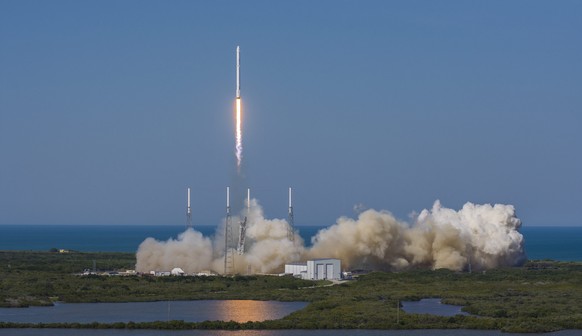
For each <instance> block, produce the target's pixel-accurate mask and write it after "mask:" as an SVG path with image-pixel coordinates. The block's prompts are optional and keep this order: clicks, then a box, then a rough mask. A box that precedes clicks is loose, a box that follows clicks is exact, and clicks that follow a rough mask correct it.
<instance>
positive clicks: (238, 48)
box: [236, 46, 240, 99]
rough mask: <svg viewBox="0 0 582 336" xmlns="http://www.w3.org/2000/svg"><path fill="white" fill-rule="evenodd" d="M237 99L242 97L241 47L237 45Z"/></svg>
mask: <svg viewBox="0 0 582 336" xmlns="http://www.w3.org/2000/svg"><path fill="white" fill-rule="evenodd" d="M236 99H240V47H239V46H237V47H236Z"/></svg>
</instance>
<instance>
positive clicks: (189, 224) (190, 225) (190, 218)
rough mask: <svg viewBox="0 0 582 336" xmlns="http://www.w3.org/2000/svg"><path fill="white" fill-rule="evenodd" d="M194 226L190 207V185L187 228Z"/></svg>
mask: <svg viewBox="0 0 582 336" xmlns="http://www.w3.org/2000/svg"><path fill="white" fill-rule="evenodd" d="M191 228H192V208H191V207H190V187H188V202H187V205H186V229H191Z"/></svg>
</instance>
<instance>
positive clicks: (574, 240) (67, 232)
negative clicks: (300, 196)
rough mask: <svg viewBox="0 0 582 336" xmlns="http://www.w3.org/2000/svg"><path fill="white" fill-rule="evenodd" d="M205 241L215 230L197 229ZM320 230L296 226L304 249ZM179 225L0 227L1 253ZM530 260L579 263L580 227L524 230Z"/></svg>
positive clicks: (75, 246) (123, 245) (83, 246)
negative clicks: (304, 244) (204, 237)
mask: <svg viewBox="0 0 582 336" xmlns="http://www.w3.org/2000/svg"><path fill="white" fill-rule="evenodd" d="M195 228H196V230H198V231H200V232H201V233H202V234H204V235H205V236H207V237H211V236H213V235H214V232H215V231H216V226H196V227H195ZM322 228H323V227H322V226H299V227H297V230H298V231H299V234H300V235H301V237H302V238H303V240H304V241H305V243H306V245H308V246H309V245H310V244H311V238H312V237H313V236H314V235H315V234H316V233H317V232H318V231H319V230H321V229H322ZM183 231H184V226H182V225H155V226H137V225H0V250H32V251H48V250H49V249H51V248H59V249H60V248H63V249H69V250H75V251H82V252H135V251H137V247H138V246H139V244H140V243H141V242H142V241H143V240H144V239H145V238H147V237H154V238H156V239H159V240H167V239H168V238H175V237H177V236H178V235H179V234H180V233H181V232H183ZM521 232H522V233H523V235H524V238H525V250H526V253H527V255H528V258H529V259H553V260H562V261H582V244H581V242H582V227H523V228H522V229H521Z"/></svg>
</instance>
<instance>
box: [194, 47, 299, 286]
mask: <svg viewBox="0 0 582 336" xmlns="http://www.w3.org/2000/svg"><path fill="white" fill-rule="evenodd" d="M235 108H236V111H235V114H236V135H235V140H236V144H235V149H236V151H235V154H236V158H237V173H239V174H240V169H241V162H242V112H241V94H240V46H237V47H236V106H235ZM292 193H293V190H292V188H291V187H289V210H288V214H287V216H288V217H287V223H288V226H287V238H288V239H289V241H291V242H293V243H295V228H294V215H293V200H292ZM245 203H246V204H245V205H246V207H245V209H244V210H243V211H242V212H241V219H240V221H239V223H238V241H237V242H236V244H235V242H234V237H233V235H234V233H233V230H234V228H233V218H232V214H231V208H230V187H226V218H225V221H224V226H225V228H224V274H225V275H226V274H233V273H234V271H235V268H234V258H235V253H236V254H238V255H244V253H245V243H246V231H247V227H248V226H249V221H250V220H252V219H251V218H250V213H251V189H250V188H247V199H246V202H245ZM186 228H187V229H190V228H192V208H191V206H190V188H188V201H187V204H186ZM249 271H250V270H249Z"/></svg>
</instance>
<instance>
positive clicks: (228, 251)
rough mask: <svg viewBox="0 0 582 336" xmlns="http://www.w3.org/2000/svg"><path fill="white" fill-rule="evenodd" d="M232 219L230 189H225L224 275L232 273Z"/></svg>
mask: <svg viewBox="0 0 582 336" xmlns="http://www.w3.org/2000/svg"><path fill="white" fill-rule="evenodd" d="M231 222H232V218H231V217H230V187H226V220H225V221H224V226H225V227H224V274H225V275H226V274H232V273H233V271H234V255H233V252H234V251H233V249H232V248H231V245H232V223H231Z"/></svg>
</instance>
